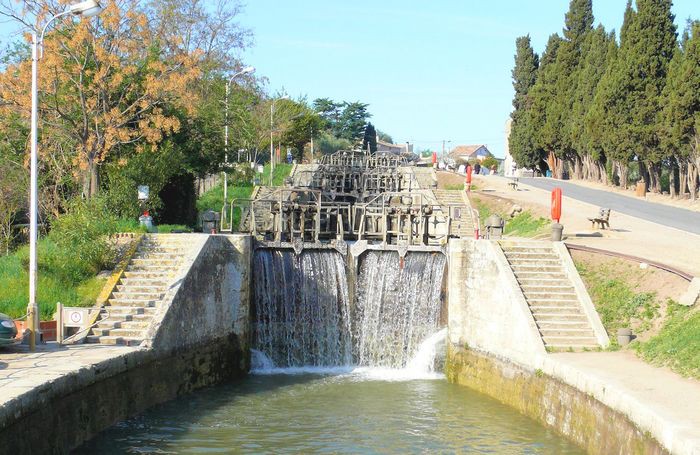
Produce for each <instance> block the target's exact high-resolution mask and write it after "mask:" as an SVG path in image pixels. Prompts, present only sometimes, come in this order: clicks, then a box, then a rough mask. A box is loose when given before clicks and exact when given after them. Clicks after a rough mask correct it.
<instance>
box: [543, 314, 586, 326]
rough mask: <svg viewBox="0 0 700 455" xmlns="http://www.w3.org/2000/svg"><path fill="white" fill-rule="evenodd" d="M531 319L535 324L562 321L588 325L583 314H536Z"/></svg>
mask: <svg viewBox="0 0 700 455" xmlns="http://www.w3.org/2000/svg"><path fill="white" fill-rule="evenodd" d="M532 317H534V318H535V322H536V323H537V324H539V323H541V322H554V321H561V320H562V319H563V320H565V321H570V322H583V323H586V324H588V318H587V317H586V315H585V314H583V313H561V312H560V313H550V312H545V311H542V312H538V313H537V314H535V313H533V314H532Z"/></svg>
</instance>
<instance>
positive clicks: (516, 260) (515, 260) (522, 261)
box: [507, 256, 561, 266]
mask: <svg viewBox="0 0 700 455" xmlns="http://www.w3.org/2000/svg"><path fill="white" fill-rule="evenodd" d="M507 257H508V262H509V263H511V264H518V265H547V266H551V265H561V261H560V260H559V258H556V259H537V258H531V257H530V258H521V257H512V256H507Z"/></svg>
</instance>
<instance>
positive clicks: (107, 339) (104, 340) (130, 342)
mask: <svg viewBox="0 0 700 455" xmlns="http://www.w3.org/2000/svg"><path fill="white" fill-rule="evenodd" d="M85 341H86V342H87V343H99V344H108V345H124V346H138V345H140V344H141V342H142V341H143V339H141V338H126V337H117V336H103V337H100V336H95V335H91V336H88V337H86V339H85Z"/></svg>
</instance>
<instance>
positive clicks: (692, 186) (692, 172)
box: [688, 163, 700, 201]
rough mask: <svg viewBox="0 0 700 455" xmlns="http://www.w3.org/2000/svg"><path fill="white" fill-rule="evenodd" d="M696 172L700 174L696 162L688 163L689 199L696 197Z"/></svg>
mask: <svg viewBox="0 0 700 455" xmlns="http://www.w3.org/2000/svg"><path fill="white" fill-rule="evenodd" d="M698 174H700V166H698V165H697V164H696V163H688V189H689V190H690V199H691V200H693V201H694V200H695V199H696V197H697V191H698V177H699V176H698Z"/></svg>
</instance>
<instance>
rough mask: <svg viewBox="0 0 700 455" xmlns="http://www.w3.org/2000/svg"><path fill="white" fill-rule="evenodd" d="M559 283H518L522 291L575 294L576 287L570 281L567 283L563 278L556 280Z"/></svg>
mask: <svg viewBox="0 0 700 455" xmlns="http://www.w3.org/2000/svg"><path fill="white" fill-rule="evenodd" d="M557 282H558V283H559V284H529V283H528V284H523V283H520V287H521V288H522V289H523V291H527V292H535V293H537V292H542V293H546V292H555V293H559V292H566V293H569V294H574V295H576V289H575V288H574V287H573V286H572V285H571V283H567V282H566V281H564V280H558V281H557Z"/></svg>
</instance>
